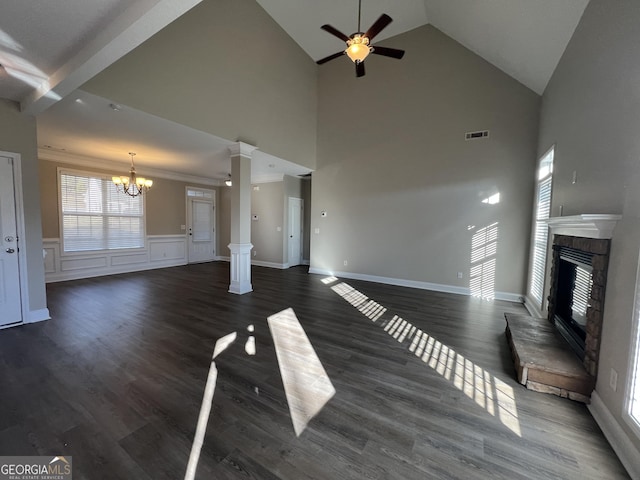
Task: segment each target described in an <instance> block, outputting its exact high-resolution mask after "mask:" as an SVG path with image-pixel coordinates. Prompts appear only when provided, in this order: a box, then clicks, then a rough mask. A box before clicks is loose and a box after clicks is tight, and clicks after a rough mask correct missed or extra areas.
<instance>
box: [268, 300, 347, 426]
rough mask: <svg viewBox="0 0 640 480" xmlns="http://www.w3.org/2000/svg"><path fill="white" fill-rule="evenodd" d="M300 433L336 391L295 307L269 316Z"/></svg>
mask: <svg viewBox="0 0 640 480" xmlns="http://www.w3.org/2000/svg"><path fill="white" fill-rule="evenodd" d="M267 323H268V324H269V329H270V330H271V336H272V337H273V344H274V347H275V350H276V357H277V358H278V365H279V366H280V374H281V375H282V384H283V386H284V391H285V395H286V397H287V402H288V404H289V412H290V414H291V421H292V423H293V430H294V431H295V434H296V436H298V437H299V436H300V435H301V434H302V432H304V430H305V429H306V428H307V425H308V424H309V422H310V421H311V419H312V418H314V417H315V416H316V415H317V414H318V413H319V412H320V411H321V410H322V408H323V407H324V406H325V405H326V404H327V402H328V401H329V400H330V399H331V398H332V397H333V396H334V395H335V393H336V390H335V388H334V387H333V384H332V383H331V380H330V379H329V376H328V375H327V372H326V371H325V369H324V367H323V366H322V363H321V362H320V359H319V358H318V355H317V354H316V352H315V350H314V349H313V345H311V342H310V341H309V338H308V337H307V334H306V333H305V331H304V328H302V325H300V322H299V321H298V318H297V317H296V314H295V312H294V311H293V309H291V308H288V309H286V310H283V311H281V312H279V313H276V314H275V315H271V316H270V317H269V318H267Z"/></svg>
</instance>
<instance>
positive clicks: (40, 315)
mask: <svg viewBox="0 0 640 480" xmlns="http://www.w3.org/2000/svg"><path fill="white" fill-rule="evenodd" d="M50 319H51V316H50V315H49V309H48V308H41V309H40V310H31V311H30V312H29V314H28V316H27V318H26V319H25V321H24V323H36V322H42V321H44V320H50Z"/></svg>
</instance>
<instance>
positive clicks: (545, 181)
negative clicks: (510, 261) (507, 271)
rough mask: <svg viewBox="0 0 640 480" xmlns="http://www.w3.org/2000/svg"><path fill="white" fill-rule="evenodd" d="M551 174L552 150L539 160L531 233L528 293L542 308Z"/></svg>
mask: <svg viewBox="0 0 640 480" xmlns="http://www.w3.org/2000/svg"><path fill="white" fill-rule="evenodd" d="M552 174H553V149H551V150H550V151H549V152H548V153H547V154H546V155H545V156H544V157H542V159H541V160H540V168H539V169H538V187H537V189H536V214H535V219H536V222H535V227H534V232H533V260H532V264H531V278H530V282H529V284H530V286H529V293H530V294H531V296H532V297H533V298H534V299H535V300H536V302H538V304H539V305H540V306H541V307H542V297H543V294H544V280H545V266H546V263H547V241H548V237H549V227H548V225H547V222H546V221H545V220H547V219H548V218H549V213H550V212H551V183H552Z"/></svg>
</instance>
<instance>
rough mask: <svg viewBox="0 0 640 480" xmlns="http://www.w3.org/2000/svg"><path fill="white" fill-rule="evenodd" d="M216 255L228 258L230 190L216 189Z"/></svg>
mask: <svg viewBox="0 0 640 480" xmlns="http://www.w3.org/2000/svg"><path fill="white" fill-rule="evenodd" d="M217 203H218V215H217V221H218V242H219V243H218V248H217V250H218V255H220V256H222V257H229V255H230V252H229V244H230V243H231V189H230V188H229V187H220V188H219V189H218V198H217Z"/></svg>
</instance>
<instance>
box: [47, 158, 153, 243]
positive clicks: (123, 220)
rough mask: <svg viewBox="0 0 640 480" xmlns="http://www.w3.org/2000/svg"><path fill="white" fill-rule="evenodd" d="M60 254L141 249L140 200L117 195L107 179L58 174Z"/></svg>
mask: <svg viewBox="0 0 640 480" xmlns="http://www.w3.org/2000/svg"><path fill="white" fill-rule="evenodd" d="M58 176H59V181H58V185H59V188H60V192H59V193H60V195H59V198H60V219H61V221H60V224H61V227H60V231H61V232H62V234H61V237H62V245H63V251H64V252H84V251H91V250H115V249H123V248H142V247H144V238H145V237H144V203H143V197H142V196H138V197H135V198H134V197H130V196H129V195H125V194H124V193H121V192H117V191H116V188H115V186H114V185H113V182H112V181H111V179H110V178H106V177H102V176H98V175H97V174H91V173H84V172H74V171H68V170H59V171H58Z"/></svg>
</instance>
